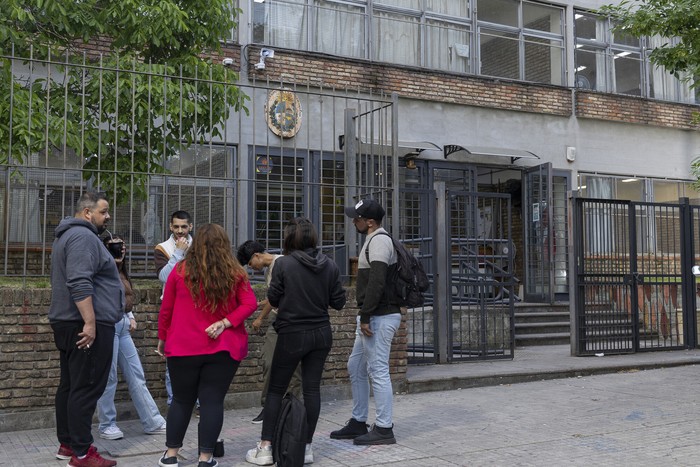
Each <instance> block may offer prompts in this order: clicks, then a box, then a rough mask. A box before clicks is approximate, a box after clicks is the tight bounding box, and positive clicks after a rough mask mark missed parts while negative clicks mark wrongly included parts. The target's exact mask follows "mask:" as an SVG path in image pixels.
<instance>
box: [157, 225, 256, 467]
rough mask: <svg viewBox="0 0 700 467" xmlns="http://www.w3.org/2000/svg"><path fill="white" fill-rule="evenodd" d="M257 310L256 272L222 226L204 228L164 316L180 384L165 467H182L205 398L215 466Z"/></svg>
mask: <svg viewBox="0 0 700 467" xmlns="http://www.w3.org/2000/svg"><path fill="white" fill-rule="evenodd" d="M256 308H257V301H256V299H255V294H254V293H253V290H252V289H251V287H250V283H249V282H248V274H247V273H246V271H245V270H244V269H243V267H242V266H241V265H240V264H239V263H238V261H237V260H236V258H235V256H234V255H233V254H232V251H231V243H230V242H229V238H228V235H226V231H224V229H223V228H222V227H221V226H220V225H217V224H205V225H202V226H200V227H198V229H197V234H196V235H195V236H194V239H193V241H192V245H190V248H189V251H188V252H187V256H186V257H185V259H184V260H183V261H182V262H180V263H179V264H178V265H177V266H176V268H175V269H174V270H173V271H172V272H171V273H170V276H168V280H167V282H166V283H165V290H164V292H163V302H162V304H161V308H160V315H159V317H158V351H159V352H164V353H165V356H166V357H167V364H168V369H169V371H170V378H171V381H172V385H173V402H172V405H171V406H170V410H168V423H167V430H166V435H165V445H166V446H167V448H168V449H167V450H166V451H165V453H164V454H163V456H162V457H161V458H160V460H159V461H158V464H159V465H160V466H161V467H173V466H174V467H177V466H178V458H177V453H178V451H179V450H180V448H181V447H182V440H183V438H184V437H185V432H186V431H187V426H188V425H189V422H190V418H191V416H192V409H193V408H194V404H195V401H196V400H197V398H199V402H200V420H199V453H200V454H199V466H198V467H214V466H216V465H217V462H216V460H214V458H213V457H212V454H213V452H214V446H215V445H216V441H217V439H218V437H219V433H220V432H221V426H222V424H223V420H224V397H225V396H226V393H227V392H228V388H229V386H230V385H231V381H232V380H233V376H234V375H235V374H236V370H237V369H238V365H239V364H240V362H241V360H243V359H244V358H245V356H246V354H247V353H248V333H247V332H246V329H245V326H244V322H245V320H246V318H248V317H249V316H250V315H252V314H253V312H254V311H255V309H256Z"/></svg>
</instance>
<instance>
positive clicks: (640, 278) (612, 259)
mask: <svg viewBox="0 0 700 467" xmlns="http://www.w3.org/2000/svg"><path fill="white" fill-rule="evenodd" d="M697 209H698V208H697V207H691V206H690V205H689V203H688V200H687V199H686V198H684V199H682V200H681V201H680V202H679V203H642V202H632V201H620V200H603V199H586V198H577V197H574V198H573V203H572V215H573V222H572V228H573V235H574V255H575V259H574V261H573V264H574V265H575V266H574V268H575V275H574V276H575V277H574V279H575V285H574V297H575V298H574V303H575V319H574V329H573V334H574V336H575V349H574V353H575V354H576V355H592V354H599V353H607V354H611V353H631V352H640V351H649V350H673V349H680V348H688V347H694V346H695V342H696V336H695V327H696V325H695V323H696V311H695V310H696V305H695V294H696V285H695V278H694V277H693V275H692V272H691V269H692V265H693V264H694V261H693V258H694V251H697V249H696V247H697V245H694V243H696V242H697V240H695V239H694V235H693V231H694V230H695V229H694V225H697V222H698V221H697V219H698V210H697Z"/></svg>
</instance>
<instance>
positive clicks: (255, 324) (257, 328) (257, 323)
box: [251, 316, 263, 332]
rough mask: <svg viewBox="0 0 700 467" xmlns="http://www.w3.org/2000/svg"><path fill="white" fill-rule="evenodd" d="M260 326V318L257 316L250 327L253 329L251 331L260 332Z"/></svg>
mask: <svg viewBox="0 0 700 467" xmlns="http://www.w3.org/2000/svg"><path fill="white" fill-rule="evenodd" d="M262 324H263V322H262V318H261V317H260V316H258V317H257V318H255V320H254V321H253V323H252V324H251V326H252V327H253V330H254V331H255V332H260V328H261V327H262Z"/></svg>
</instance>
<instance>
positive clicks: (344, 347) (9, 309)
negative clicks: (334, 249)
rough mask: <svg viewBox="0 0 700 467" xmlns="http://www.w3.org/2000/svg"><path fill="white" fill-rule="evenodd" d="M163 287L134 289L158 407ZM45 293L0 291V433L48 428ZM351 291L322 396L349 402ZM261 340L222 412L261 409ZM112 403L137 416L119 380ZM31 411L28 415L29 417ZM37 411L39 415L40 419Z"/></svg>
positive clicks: (53, 353)
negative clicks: (158, 346) (115, 401)
mask: <svg viewBox="0 0 700 467" xmlns="http://www.w3.org/2000/svg"><path fill="white" fill-rule="evenodd" d="M160 293H161V291H160V288H152V289H147V290H139V289H137V290H136V312H135V314H136V318H137V320H138V329H137V330H136V331H135V332H134V333H133V338H134V342H135V343H136V347H137V348H138V349H139V354H140V356H141V362H142V364H143V367H144V370H145V372H146V379H147V381H148V387H149V389H150V390H151V394H152V395H153V397H154V399H155V400H156V402H158V404H159V406H161V408H164V404H165V398H166V393H165V386H164V380H163V377H164V370H165V364H164V363H163V361H162V360H161V359H160V357H159V356H157V355H156V354H155V352H154V351H153V350H154V349H155V348H156V344H157V328H158V323H157V320H158V308H159V302H160V299H159V297H160ZM50 301H51V291H50V290H49V289H39V290H12V289H2V290H0V367H1V368H2V374H3V378H2V379H1V380H0V432H3V431H12V430H17V429H33V428H40V427H48V426H53V424H54V416H53V414H54V408H53V404H54V395H55V393H56V387H57V386H58V380H59V374H60V372H59V361H58V351H57V350H56V348H55V346H54V342H53V333H52V331H51V327H50V325H49V322H48V319H47V313H48V307H49V303H50ZM356 315H357V305H356V303H355V294H354V289H348V304H347V306H346V308H345V309H343V310H342V311H340V312H335V311H331V324H332V327H333V339H334V342H333V349H332V350H331V353H330V355H329V356H328V360H327V362H326V366H325V369H324V373H323V380H322V389H321V390H322V396H323V397H324V398H333V397H334V398H349V397H350V394H351V393H350V384H349V381H348V373H347V368H346V365H347V360H348V356H349V355H350V351H351V350H352V344H353V342H354V338H355V337H354V331H355V316H356ZM262 342H263V337H261V336H257V335H255V336H251V338H250V341H249V355H248V357H247V358H246V359H245V360H244V361H243V362H242V363H241V366H240V367H239V370H238V372H237V374H236V377H235V378H234V380H233V384H232V385H231V388H230V390H229V394H228V396H227V400H226V406H227V408H234V407H252V406H257V405H259V401H260V390H261V388H262V366H261V361H260V349H261V348H262ZM406 350H407V336H406V322H405V317H404V321H403V323H402V325H401V328H400V330H399V332H398V333H397V335H396V336H395V338H394V344H393V348H392V352H391V362H390V371H391V377H392V379H393V381H394V390H395V391H401V390H403V389H404V388H405V382H406V364H407V353H406ZM116 400H117V402H118V404H117V406H118V409H119V416H120V418H134V417H135V414H134V413H133V407H132V406H131V405H130V404H129V403H125V401H128V400H129V396H128V392H127V390H126V385H125V383H124V382H122V381H121V380H120V383H119V386H118V390H117V395H116ZM30 411H31V412H33V414H32V416H31V417H30V416H27V412H30ZM36 412H40V414H37V413H36Z"/></svg>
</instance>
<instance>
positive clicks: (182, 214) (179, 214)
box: [170, 211, 192, 224]
mask: <svg viewBox="0 0 700 467" xmlns="http://www.w3.org/2000/svg"><path fill="white" fill-rule="evenodd" d="M175 219H182V220H185V221H187V223H188V224H191V223H192V217H191V216H190V213H189V212H187V211H175V212H174V213H173V214H172V215H171V216H170V223H171V224H172V223H173V220H175Z"/></svg>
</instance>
